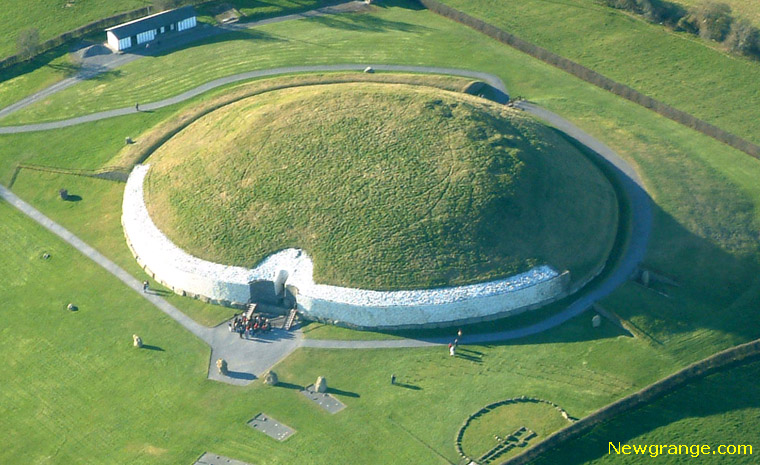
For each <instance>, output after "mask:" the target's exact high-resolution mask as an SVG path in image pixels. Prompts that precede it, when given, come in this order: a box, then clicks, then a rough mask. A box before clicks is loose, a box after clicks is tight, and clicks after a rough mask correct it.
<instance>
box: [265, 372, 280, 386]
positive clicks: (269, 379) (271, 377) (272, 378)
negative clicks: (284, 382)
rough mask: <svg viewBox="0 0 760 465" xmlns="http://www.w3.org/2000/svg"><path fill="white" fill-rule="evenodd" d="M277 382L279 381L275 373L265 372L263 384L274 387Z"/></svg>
mask: <svg viewBox="0 0 760 465" xmlns="http://www.w3.org/2000/svg"><path fill="white" fill-rule="evenodd" d="M278 382H279V380H278V379H277V373H275V372H274V371H267V374H266V375H264V384H268V385H270V386H276V385H277V383H278Z"/></svg>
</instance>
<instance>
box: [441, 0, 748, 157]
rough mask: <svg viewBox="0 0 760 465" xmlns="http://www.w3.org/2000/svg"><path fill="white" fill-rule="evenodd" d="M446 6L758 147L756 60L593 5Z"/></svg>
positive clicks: (477, 2)
mask: <svg viewBox="0 0 760 465" xmlns="http://www.w3.org/2000/svg"><path fill="white" fill-rule="evenodd" d="M443 3H446V4H447V5H450V6H452V7H454V8H457V9H460V10H461V11H463V12H465V13H468V14H470V15H473V16H475V17H478V18H481V19H484V20H486V21H487V22H489V23H490V24H493V25H495V26H498V27H501V28H503V29H505V30H507V31H509V32H510V33H512V34H514V35H516V36H518V37H520V38H522V39H525V40H527V41H529V42H532V43H534V44H536V45H539V46H541V47H544V48H546V49H548V50H550V51H552V52H554V53H557V54H559V55H562V56H564V57H566V58H569V59H571V60H574V61H576V62H578V63H580V64H582V65H584V66H587V67H589V68H591V69H593V70H594V71H597V72H599V73H601V74H603V75H605V76H607V77H609V78H612V79H614V80H616V81H618V82H620V83H623V84H626V85H628V86H630V87H633V88H634V89H636V90H638V91H640V92H642V93H644V94H646V95H648V96H650V97H654V98H656V99H659V100H661V101H663V102H665V103H667V104H670V105H672V106H674V107H676V108H678V109H680V110H683V111H685V112H687V113H691V114H692V115H694V116H696V117H698V118H701V119H704V120H705V121H708V122H710V123H712V124H715V125H716V126H718V127H720V128H722V129H725V130H726V131H728V132H731V133H734V134H736V135H738V136H740V137H744V138H746V139H748V140H750V141H753V142H755V143H758V142H760V136H758V134H760V120H758V118H755V117H753V115H754V111H753V110H754V108H757V106H758V105H760V82H758V80H757V79H754V76H756V75H757V73H758V72H759V71H760V63H758V62H757V61H755V60H750V59H745V58H737V57H735V56H731V55H729V54H727V53H726V52H724V51H722V50H720V49H718V48H711V44H710V43H709V42H706V41H703V40H701V39H699V38H697V37H694V36H692V35H689V34H688V33H680V34H679V33H674V32H672V31H670V30H669V29H667V28H665V27H664V26H658V25H655V24H651V23H648V22H646V21H645V20H644V19H641V18H637V17H635V16H632V15H629V14H627V13H625V12H623V11H620V10H615V9H612V8H608V7H605V6H602V5H599V4H598V3H597V2H595V1H594V0H569V1H567V2H561V3H556V2H545V1H541V0H526V1H520V2H511V1H505V0H473V1H470V0H443ZM560 17H561V18H562V21H557V20H556V18H560ZM632 52H633V53H632ZM527 96H528V97H529V98H533V95H529V94H528V95H527ZM736 102H742V104H741V105H737V104H736Z"/></svg>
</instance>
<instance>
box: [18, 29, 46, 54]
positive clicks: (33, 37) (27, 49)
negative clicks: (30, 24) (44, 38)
mask: <svg viewBox="0 0 760 465" xmlns="http://www.w3.org/2000/svg"><path fill="white" fill-rule="evenodd" d="M39 49H40V33H39V31H37V29H36V28H31V29H25V30H23V31H21V32H19V33H18V37H17V38H16V50H17V53H18V55H19V56H20V57H21V58H23V59H28V58H31V57H33V56H34V55H36V54H37V51H38V50H39Z"/></svg>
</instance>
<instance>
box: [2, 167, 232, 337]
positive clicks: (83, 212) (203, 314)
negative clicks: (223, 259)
mask: <svg viewBox="0 0 760 465" xmlns="http://www.w3.org/2000/svg"><path fill="white" fill-rule="evenodd" d="M53 186H56V187H53ZM61 188H66V189H68V191H69V194H70V195H72V196H76V197H78V198H79V200H77V201H73V202H64V201H62V200H61V199H60V197H59V195H58V190H59V189H61ZM14 190H15V191H16V193H17V194H18V195H20V196H21V197H23V198H24V199H26V200H27V201H28V202H31V203H33V204H34V205H35V207H36V208H38V209H39V210H41V211H42V212H43V213H44V214H45V215H47V216H49V217H50V218H52V219H53V220H54V221H57V222H58V223H59V224H61V225H62V226H64V227H65V228H67V229H69V230H70V231H74V233H75V234H77V235H78V236H79V238H80V239H82V240H84V241H85V242H87V243H88V244H90V245H91V246H93V247H94V248H95V249H96V250H98V251H99V252H101V253H103V254H104V255H106V256H108V257H109V258H110V259H111V260H113V261H114V262H115V263H116V264H118V265H119V266H121V267H122V268H124V269H125V270H127V271H128V272H129V273H130V274H132V276H135V277H136V278H137V279H139V280H140V281H142V280H145V279H148V280H149V281H150V282H151V286H152V288H154V289H156V290H157V291H159V292H164V291H166V289H164V288H163V287H162V286H160V285H158V284H157V283H156V282H154V281H153V280H152V279H151V278H150V277H149V276H147V275H146V274H145V272H143V270H142V269H140V267H139V266H138V264H137V262H136V261H135V259H134V257H133V256H132V253H131V252H130V251H129V248H128V247H127V243H126V241H125V240H124V233H123V232H122V228H121V202H122V195H123V193H124V184H122V183H118V182H113V181H106V180H101V179H95V178H89V177H84V176H76V175H66V174H57V173H47V172H39V171H34V170H21V171H20V172H19V173H18V176H17V177H16V182H15V183H14ZM104 207H105V208H104ZM163 297H164V298H166V299H167V300H168V301H169V302H170V303H172V304H173V305H175V306H176V307H177V308H179V309H181V310H182V311H183V312H185V313H186V314H187V315H188V316H190V317H191V318H193V319H195V320H196V321H198V322H199V323H201V324H204V325H208V326H214V325H217V324H219V323H221V322H223V321H225V320H227V319H229V318H231V317H232V316H233V315H234V313H235V310H234V309H231V308H227V307H222V306H218V305H210V304H205V303H203V302H201V301H198V300H193V299H190V298H188V297H180V296H178V295H175V294H173V293H171V292H167V293H166V294H165V295H164V296H163Z"/></svg>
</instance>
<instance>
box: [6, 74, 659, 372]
mask: <svg viewBox="0 0 760 465" xmlns="http://www.w3.org/2000/svg"><path fill="white" fill-rule="evenodd" d="M366 66H367V65H322V66H297V67H285V68H276V69H271V70H258V71H252V72H249V73H240V74H236V75H233V76H229V77H226V78H221V79H217V80H215V81H211V82H209V83H206V84H204V85H201V86H199V87H197V88H195V89H192V90H189V91H187V92H185V93H183V94H180V95H177V96H175V97H171V98H168V99H165V100H161V101H159V102H154V103H152V104H147V103H146V104H144V105H143V108H144V109H146V110H150V109H156V108H161V107H162V106H167V105H172V104H174V103H178V102H182V101H184V100H187V99H190V98H192V97H195V96H197V95H199V94H201V93H203V92H206V91H208V90H211V89H213V88H215V87H219V86H223V85H226V84H229V83H232V82H238V81H242V80H247V79H253V78H257V77H263V76H274V75H277V74H283V73H296V72H329V71H347V70H348V71H353V70H356V71H361V70H363V69H364V68H366ZM369 66H372V67H373V68H375V69H376V70H380V71H402V72H413V73H434V74H450V75H455V76H465V77H472V78H476V79H481V80H483V81H486V82H488V83H489V84H490V85H491V86H492V87H494V88H495V89H497V90H499V91H501V92H502V93H503V96H504V97H505V101H506V99H507V92H506V87H505V86H504V83H503V82H502V81H501V79H499V78H498V77H496V76H494V75H490V74H486V73H481V72H476V71H469V70H462V69H451V68H440V67H427V66H403V65H399V66H397V65H369ZM517 107H518V108H520V109H522V110H524V111H526V112H528V113H531V114H533V115H534V116H536V117H538V118H539V119H542V120H544V121H546V122H547V123H548V124H550V125H553V126H555V127H556V128H558V129H560V130H561V131H563V132H565V133H566V134H568V135H570V136H571V137H573V138H575V139H576V140H578V141H579V142H581V143H583V144H584V145H586V146H588V147H589V148H591V149H592V150H593V151H595V152H596V153H598V154H599V155H600V156H601V157H602V158H603V159H604V160H606V161H607V162H608V164H609V165H610V167H611V168H612V169H613V171H614V172H615V174H616V176H617V177H618V178H619V179H620V183H621V185H622V187H623V189H624V190H625V192H626V194H627V195H628V197H629V200H630V204H631V205H630V208H631V215H632V225H633V226H632V232H631V235H630V238H629V241H628V242H627V244H626V249H625V251H624V254H623V256H622V258H621V259H620V260H619V263H618V264H617V267H616V268H615V270H614V271H613V272H612V273H611V274H610V275H609V276H608V277H607V278H605V279H604V281H602V282H601V283H599V284H598V285H597V286H596V287H595V288H594V289H593V290H592V291H591V292H588V293H587V294H585V295H584V296H582V297H580V298H578V299H577V300H576V301H574V302H573V303H572V304H570V305H569V306H568V307H567V308H566V309H564V310H563V311H561V312H559V313H557V314H555V315H553V316H551V317H549V318H547V319H546V320H544V321H541V322H540V323H537V324H534V325H531V326H527V327H524V328H519V329H516V330H510V331H500V332H494V333H486V334H473V335H467V336H465V337H464V338H463V339H462V341H461V343H462V344H480V343H490V342H498V341H506V340H510V339H516V338H521V337H525V336H530V335H533V334H537V333H540V332H542V331H546V330H548V329H551V328H554V327H556V326H558V325H560V324H562V323H564V322H566V321H568V320H570V319H571V318H573V317H575V316H577V315H580V314H581V313H583V312H584V311H585V310H587V309H588V308H589V307H590V306H591V304H593V303H594V302H595V301H597V300H599V299H602V298H603V297H605V296H607V295H609V294H610V293H611V292H612V291H614V290H615V289H616V288H617V287H618V286H620V285H621V284H623V283H624V282H625V281H626V280H627V279H628V278H629V277H630V275H631V274H632V273H633V272H634V270H635V269H636V266H637V265H638V263H640V262H641V261H642V259H643V258H644V254H645V253H646V248H647V243H648V240H649V234H650V230H651V226H652V210H651V205H650V199H649V196H648V194H647V193H646V191H645V190H644V187H643V185H642V182H641V179H640V178H639V176H638V174H637V173H636V172H635V170H634V169H633V168H632V167H631V166H630V165H628V164H627V163H626V162H625V161H624V160H623V159H621V158H620V157H619V156H618V155H617V154H616V153H615V152H614V151H613V150H612V149H610V148H609V147H607V146H606V145H604V144H603V143H602V142H600V141H599V140H597V139H595V138H594V137H592V136H590V135H589V134H587V133H585V132H584V131H582V130H581V129H579V128H578V127H576V126H574V125H573V124H572V123H570V122H569V121H567V120H566V119H564V118H562V117H561V116H559V115H556V114H554V113H552V112H550V111H548V110H545V109H543V108H541V107H538V106H536V105H533V104H531V103H527V102H521V103H519V104H517ZM134 112H135V109H134V108H121V109H117V110H110V111H105V112H100V113H94V114H92V115H87V116H83V117H77V118H71V119H68V120H63V121H56V122H52V123H41V124H31V125H25V126H13V127H4V128H0V134H9V133H20V132H29V131H42V130H50V129H58V128H62V127H67V126H72V125H75V124H80V123H84V122H88V121H97V120H101V119H105V118H111V117H115V116H120V115H125V114H129V113H134ZM0 197H2V198H4V199H5V200H7V201H8V202H10V203H11V204H12V205H13V206H15V207H16V208H18V209H19V210H21V211H22V212H23V213H25V214H26V215H28V216H29V217H31V218H32V219H33V220H35V221H36V222H38V223H40V224H41V225H42V226H44V227H45V228H47V229H48V230H50V231H51V232H53V233H54V234H56V235H58V236H59V237H61V238H62V239H63V240H65V241H66V242H68V243H69V244H71V245H72V246H73V247H75V248H76V249H78V250H79V251H81V252H82V253H83V254H84V255H85V256H87V257H89V258H90V259H92V260H93V261H95V262H96V263H98V264H99V265H101V266H102V267H103V268H105V269H106V270H107V271H109V272H110V273H112V274H113V275H114V276H116V277H117V278H118V279H120V280H121V281H122V282H124V283H125V284H126V285H127V286H129V287H130V288H132V289H133V290H134V291H136V292H138V293H140V294H141V295H143V296H144V297H145V298H146V299H148V300H149V301H150V302H151V303H153V304H154V305H156V306H157V307H158V308H159V309H160V310H161V311H163V312H165V313H166V314H167V315H169V316H170V317H172V318H173V319H174V320H176V321H177V322H178V323H180V324H181V325H182V326H184V327H185V328H187V329H188V330H189V331H190V332H192V333H193V334H195V335H196V336H198V337H199V338H201V339H202V340H203V341H205V342H206V343H207V344H209V346H211V361H210V363H209V378H211V379H216V380H219V381H223V382H227V383H230V384H241V385H244V384H248V383H250V382H251V381H253V380H254V379H255V378H256V376H261V375H262V374H263V373H265V372H266V371H267V370H268V369H269V368H271V367H272V366H274V365H275V364H276V363H277V362H279V361H280V360H282V359H283V358H285V357H287V355H288V354H290V353H291V352H292V351H293V350H295V349H296V348H298V347H315V348H325V349H369V348H372V349H379V348H402V347H425V346H432V345H438V344H447V343H448V342H450V338H431V339H398V340H388V341H337V340H318V339H304V338H303V335H302V333H300V332H298V331H295V332H285V331H281V330H274V331H272V333H271V334H270V335H268V336H267V337H266V338H264V339H262V338H259V339H254V340H245V339H240V338H238V337H237V335H233V334H231V333H229V331H228V329H227V327H226V325H220V326H217V327H215V328H206V327H204V326H201V325H199V324H198V323H196V322H194V321H193V320H191V319H190V318H188V317H187V316H186V315H185V314H183V313H182V312H181V311H179V310H178V309H177V308H175V307H174V306H172V305H171V304H169V303H168V302H167V301H166V300H164V299H162V298H160V297H158V296H156V295H152V294H144V293H143V292H142V286H141V283H140V282H139V281H138V280H137V279H136V278H134V277H133V276H132V275H130V274H129V273H127V272H126V271H124V270H123V269H122V268H120V267H119V266H118V265H116V264H115V263H113V262H111V261H110V260H108V259H107V258H106V257H105V256H103V255H102V254H100V253H99V252H97V251H96V250H94V249H93V248H92V247H90V246H89V245H87V244H86V243H84V242H83V241H82V240H81V239H79V238H77V237H76V236H75V235H74V234H72V233H71V232H69V231H67V230H66V229H65V228H63V227H62V226H60V225H58V224H57V223H55V222H53V221H52V220H50V219H49V218H47V217H45V216H44V215H43V214H42V213H40V212H39V211H37V210H36V209H34V208H33V207H32V206H30V205H29V204H27V203H25V202H24V201H22V200H21V199H20V198H18V197H17V196H16V195H15V194H13V193H12V192H10V191H9V190H8V189H6V188H5V187H2V186H0ZM218 358H224V359H225V360H227V362H228V366H229V369H230V373H229V376H227V377H223V376H220V375H218V373H217V372H216V367H215V360H216V359H218Z"/></svg>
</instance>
